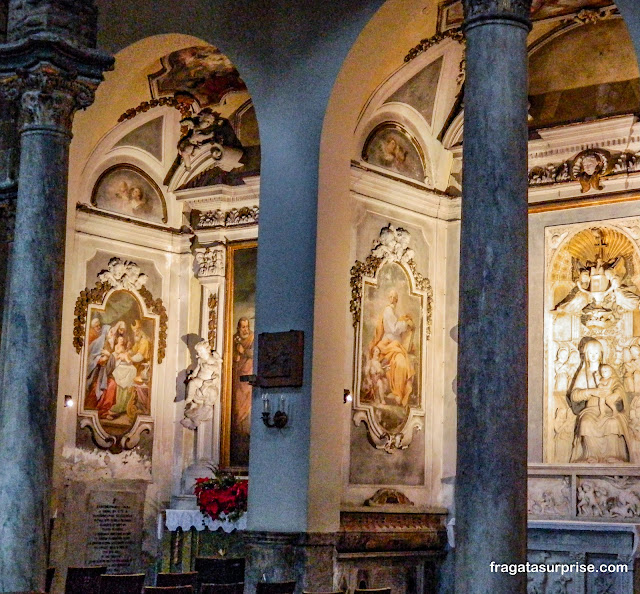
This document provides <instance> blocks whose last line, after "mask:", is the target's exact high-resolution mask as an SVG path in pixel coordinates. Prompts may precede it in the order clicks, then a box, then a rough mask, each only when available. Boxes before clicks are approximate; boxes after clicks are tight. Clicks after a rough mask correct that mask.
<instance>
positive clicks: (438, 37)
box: [404, 27, 465, 62]
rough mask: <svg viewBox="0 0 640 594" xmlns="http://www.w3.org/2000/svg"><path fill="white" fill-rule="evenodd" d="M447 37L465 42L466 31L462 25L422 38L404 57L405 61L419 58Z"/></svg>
mask: <svg viewBox="0 0 640 594" xmlns="http://www.w3.org/2000/svg"><path fill="white" fill-rule="evenodd" d="M445 39H452V40H453V41H457V42H458V43H462V44H464V43H465V37H464V33H463V32H462V29H461V28H460V27H455V28H453V29H447V30H446V31H444V32H443V33H436V34H435V35H432V36H431V37H428V38H427V39H422V40H421V41H420V43H419V44H418V45H416V46H415V47H412V48H411V49H410V50H409V51H408V52H407V55H406V56H405V57H404V61H405V62H411V60H413V59H414V58H417V57H418V56H419V55H420V54H422V53H424V52H426V51H427V50H428V49H429V48H432V47H433V46H435V45H438V44H439V43H442V42H443V41H444V40H445Z"/></svg>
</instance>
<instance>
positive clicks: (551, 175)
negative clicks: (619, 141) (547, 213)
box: [529, 148, 640, 193]
mask: <svg viewBox="0 0 640 594" xmlns="http://www.w3.org/2000/svg"><path fill="white" fill-rule="evenodd" d="M589 164H590V167H589ZM637 172H640V152H638V153H632V152H628V151H626V152H620V153H611V152H610V151H607V150H605V149H601V148H590V149H586V150H584V151H582V152H580V153H578V154H577V155H576V156H575V157H572V158H571V159H568V160H566V161H563V162H562V163H550V164H549V165H546V166H544V167H542V166H536V167H532V168H531V169H530V170H529V186H545V185H550V184H558V183H567V182H576V181H577V182H580V185H581V188H582V193H586V192H588V191H589V190H591V189H596V190H602V189H603V188H602V185H601V183H600V182H601V179H602V178H606V177H611V176H614V175H628V174H630V173H637Z"/></svg>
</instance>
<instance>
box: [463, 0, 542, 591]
mask: <svg viewBox="0 0 640 594" xmlns="http://www.w3.org/2000/svg"><path fill="white" fill-rule="evenodd" d="M530 6H531V0H465V2H464V7H465V25H464V28H465V34H466V39H467V49H466V83H465V102H464V109H465V113H464V142H463V197H462V230H461V235H462V237H461V264H460V333H459V336H460V343H459V355H458V434H457V435H458V437H457V442H458V449H457V475H456V494H455V503H456V511H455V515H456V527H455V534H456V542H455V545H456V549H455V555H456V592H465V593H467V594H473V593H478V594H480V593H482V594H485V593H486V592H492V593H493V594H516V593H518V592H522V593H524V592H526V579H527V576H526V574H524V573H521V574H517V575H509V573H499V572H495V571H492V570H491V562H495V563H498V564H504V563H525V562H526V544H527V534H526V527H527V525H526V521H527V45H526V42H527V33H528V31H529V30H530V27H531V25H530V21H529V11H530Z"/></svg>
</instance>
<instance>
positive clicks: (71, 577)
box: [64, 565, 107, 594]
mask: <svg viewBox="0 0 640 594" xmlns="http://www.w3.org/2000/svg"><path fill="white" fill-rule="evenodd" d="M106 571H107V567H106V565H105V566H101V567H69V568H68V569H67V579H66V581H65V586H64V593H65V594H100V576H101V575H102V574H103V573H106Z"/></svg>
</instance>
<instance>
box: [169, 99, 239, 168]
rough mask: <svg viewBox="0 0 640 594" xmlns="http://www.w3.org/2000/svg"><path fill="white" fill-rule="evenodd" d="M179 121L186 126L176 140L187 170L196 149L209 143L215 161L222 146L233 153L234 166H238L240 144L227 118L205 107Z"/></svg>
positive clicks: (220, 154)
mask: <svg viewBox="0 0 640 594" xmlns="http://www.w3.org/2000/svg"><path fill="white" fill-rule="evenodd" d="M180 123H181V124H182V125H183V126H185V127H187V128H188V131H187V133H186V134H185V135H184V136H183V137H182V138H181V139H180V140H179V142H178V153H179V154H180V157H182V161H183V162H184V166H185V169H186V170H187V171H189V170H190V169H191V161H192V158H193V156H194V155H195V153H196V151H197V150H198V149H199V148H200V147H202V146H204V145H211V150H212V156H213V158H214V159H215V160H216V161H219V160H220V159H221V158H222V154H223V148H224V149H227V150H228V151H230V152H232V153H234V157H235V160H236V161H237V163H235V167H239V166H240V163H239V160H240V157H242V153H243V151H242V144H240V141H239V140H238V137H237V136H236V133H235V132H234V130H233V127H232V126H231V123H230V122H229V120H228V119H226V118H223V117H221V116H220V114H219V113H218V112H217V111H213V110H212V109H211V108H209V107H205V108H204V109H201V110H200V111H199V112H198V113H197V114H196V115H194V116H190V117H186V118H184V119H182V120H181V122H180ZM235 167H231V169H234V168H235ZM223 169H225V168H224V167H223ZM225 170H226V169H225Z"/></svg>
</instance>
